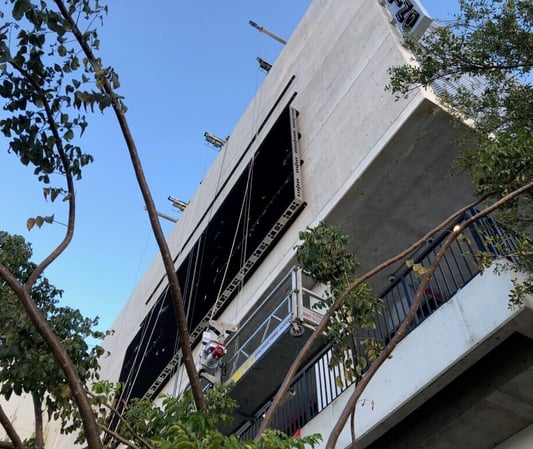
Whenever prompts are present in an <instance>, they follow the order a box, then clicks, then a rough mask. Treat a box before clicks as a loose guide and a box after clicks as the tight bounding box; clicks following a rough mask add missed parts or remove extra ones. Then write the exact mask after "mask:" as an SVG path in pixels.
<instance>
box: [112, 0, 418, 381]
mask: <svg viewBox="0 0 533 449" xmlns="http://www.w3.org/2000/svg"><path fill="white" fill-rule="evenodd" d="M386 14H387V12H386V11H385V10H384V9H383V7H382V6H381V5H380V4H379V3H378V2H368V1H364V0H358V1H353V0H334V1H333V0H330V1H324V0H320V1H315V2H313V3H312V5H311V6H310V8H309V9H308V11H307V13H306V15H305V17H304V18H303V20H302V22H301V24H300V25H299V26H298V28H297V29H296V31H295V32H294V34H293V36H292V37H291V39H290V40H289V42H288V44H287V45H286V46H285V48H284V50H283V52H282V53H281V55H280V57H279V58H278V60H277V61H276V62H275V63H274V65H273V68H272V69H271V71H270V72H269V74H268V76H267V77H266V78H265V80H264V82H263V85H262V86H261V88H260V89H259V91H258V93H257V95H256V97H255V98H254V99H253V101H252V103H251V104H250V106H249V107H248V109H247V110H246V112H245V113H244V115H243V117H242V118H241V120H240V121H239V123H238V124H237V126H236V128H235V129H234V131H233V132H232V134H231V137H230V139H229V142H228V144H227V146H226V148H225V149H224V150H223V151H222V152H221V154H220V155H219V157H218V158H217V160H216V161H215V163H214V164H213V167H212V168H211V169H210V171H209V173H208V174H207V176H206V177H205V179H204V180H203V182H202V184H201V185H200V187H199V189H198V191H197V192H196V194H195V195H194V197H193V198H192V200H191V202H190V204H189V206H188V207H187V209H186V210H185V212H184V213H183V215H182V217H181V218H180V221H179V222H178V223H177V225H176V227H175V228H174V229H173V231H172V232H171V234H170V236H169V245H170V247H171V250H172V251H173V253H174V254H180V256H179V257H178V260H177V265H179V263H180V262H181V260H182V259H183V257H184V256H185V255H186V254H187V252H188V250H189V249H190V248H191V246H192V245H193V244H194V242H195V240H196V238H197V236H198V235H199V234H200V232H201V231H202V230H203V229H204V228H205V226H206V223H207V221H208V219H209V217H210V216H211V215H212V214H213V213H214V211H215V210H216V207H217V206H218V205H219V204H220V203H221V201H222V200H223V198H224V196H225V195H226V194H227V192H228V191H229V189H230V188H231V186H232V185H233V183H234V182H235V180H236V179H237V177H238V175H239V174H240V173H241V172H242V169H243V168H244V166H245V165H246V163H247V162H248V161H249V158H250V157H251V154H252V153H253V151H255V149H256V148H257V146H258V145H259V144H260V142H261V140H262V138H263V137H264V135H265V134H266V133H267V132H268V130H269V128H270V126H271V125H272V123H273V122H274V121H275V119H276V118H277V115H278V114H279V112H281V110H282V109H283V107H284V106H285V105H286V104H287V102H288V100H289V98H290V97H291V95H293V94H294V93H296V97H295V99H294V101H293V102H292V105H293V106H294V107H295V108H296V109H297V110H298V111H299V112H300V115H299V117H298V126H299V129H300V132H301V135H302V138H301V141H300V148H301V157H302V159H303V160H304V166H303V189H304V197H305V200H306V202H307V207H306V208H305V209H304V210H303V212H302V213H301V215H300V216H299V217H298V218H297V220H296V221H295V223H293V224H292V226H291V228H290V229H289V231H288V232H287V233H286V234H285V235H284V236H283V238H282V239H281V240H280V242H279V243H278V244H277V246H276V247H275V248H274V249H273V250H272V251H271V253H270V254H269V255H268V257H267V260H266V262H264V263H263V264H262V265H261V266H260V267H259V268H258V269H257V271H256V272H255V274H254V275H253V276H252V277H251V278H250V280H248V282H247V284H246V285H245V286H244V288H243V290H242V292H240V293H239V294H238V296H237V298H236V299H235V300H234V301H233V303H232V304H231V305H230V306H229V307H228V308H227V309H226V311H225V312H224V313H223V316H222V317H221V319H223V320H226V321H230V322H238V321H239V320H240V319H241V318H242V317H243V316H244V315H245V314H246V313H247V312H248V310H249V309H250V308H251V307H252V306H253V304H254V302H255V300H256V299H257V298H258V297H259V295H260V294H261V293H262V292H263V291H264V290H265V289H266V288H267V286H268V285H269V284H270V283H271V282H272V280H273V279H274V278H275V277H276V276H277V275H278V274H279V272H280V270H281V269H284V268H285V267H286V266H287V265H288V264H289V263H290V261H291V259H292V257H293V251H294V250H293V247H294V245H295V243H296V242H297V240H298V237H297V236H298V232H299V231H300V230H302V229H305V227H306V226H310V225H313V224H316V223H318V221H319V220H321V219H323V218H324V217H325V216H326V215H327V214H328V213H329V211H331V210H332V209H333V208H334V206H335V204H336V202H337V201H338V198H339V197H340V196H342V195H343V194H344V193H346V192H347V191H348V189H349V188H350V187H351V185H352V184H353V179H354V176H356V177H357V174H358V173H359V174H360V173H362V172H364V170H365V167H366V166H368V165H369V164H370V163H371V162H372V160H373V159H374V158H375V157H376V155H378V154H379V153H380V151H381V149H382V148H383V147H384V146H385V145H386V143H387V141H388V138H387V136H389V138H390V136H392V135H393V134H394V133H395V132H396V131H397V130H398V129H399V128H400V127H401V125H402V124H403V123H404V121H405V120H406V119H408V117H409V116H410V114H412V112H413V111H414V110H415V109H416V108H417V107H418V106H419V105H420V104H421V103H422V101H423V100H424V96H423V94H422V93H417V94H416V95H414V96H413V97H412V98H410V99H409V100H405V101H394V98H393V96H392V95H391V94H390V93H389V92H385V90H384V87H385V85H386V84H387V82H388V74H387V68H388V67H389V66H391V65H393V64H402V63H404V62H405V61H407V59H408V56H407V54H406V53H405V50H404V49H403V48H402V47H401V45H400V44H399V35H398V32H397V31H396V29H395V28H393V27H392V25H391V24H390V23H389V22H388V20H387V16H386ZM293 75H294V76H295V78H294V81H293V83H292V84H291V86H290V88H289V89H288V91H287V92H286V94H285V95H284V96H283V98H282V99H281V101H280V102H279V104H278V106H277V107H276V108H275V112H274V113H273V114H272V116H271V117H270V119H269V120H268V121H267V124H266V125H265V127H264V128H263V130H262V131H261V132H260V133H259V134H258V135H257V138H256V140H255V142H254V143H253V144H252V145H251V147H250V151H249V152H248V154H246V155H245V156H244V158H243V159H242V161H241V163H240V165H238V166H237V168H236V164H237V161H239V160H240V158H241V157H242V155H243V153H244V151H245V149H246V148H247V146H248V145H249V144H250V141H251V140H252V138H253V137H254V135H255V134H256V133H257V129H258V126H259V124H260V123H261V122H263V121H264V119H265V117H266V116H267V113H268V111H270V110H271V108H272V107H273V105H274V104H275V102H276V100H277V99H278V97H279V96H280V94H281V92H282V91H283V89H284V88H285V86H286V85H287V83H288V82H289V80H290V79H291V77H292V76H293ZM235 168H236V170H235ZM232 172H233V174H232V176H231V178H230V179H229V182H228V183H227V185H226V186H225V188H224V191H223V192H221V194H220V196H219V197H218V200H216V201H215V203H214V204H213V205H212V206H211V208H210V205H211V202H212V200H213V198H214V196H215V195H216V194H217V193H218V191H219V189H220V187H221V186H222V185H223V183H224V182H225V181H226V180H227V179H228V176H229V174H230V173H232ZM204 214H205V219H204V220H202V221H200V218H201V217H202V216H204ZM163 277H164V276H163V268H162V265H161V263H160V261H159V260H158V259H157V260H155V261H154V262H153V263H152V265H151V266H150V268H149V269H148V271H147V272H146V274H145V275H144V277H143V278H142V280H141V282H140V283H139V285H138V286H137V288H136V289H135V291H134V293H133V294H132V296H131V298H130V300H129V302H128V304H127V305H126V306H125V308H124V309H123V310H122V312H121V313H120V315H119V317H118V318H117V320H116V322H115V324H114V326H113V328H114V330H115V331H116V333H115V335H114V336H113V337H111V338H109V339H108V340H107V341H106V347H107V348H108V349H109V350H110V351H111V352H112V354H113V355H112V357H111V358H109V359H108V360H105V361H103V363H102V366H103V368H104V371H103V373H104V376H105V377H108V378H110V379H113V380H114V379H117V378H118V374H119V372H120V367H121V363H122V356H123V353H124V350H125V348H126V347H127V345H128V344H129V342H130V340H131V338H132V336H133V335H134V334H135V332H136V331H137V329H138V326H139V323H140V322H141V321H142V319H143V318H144V316H145V315H146V313H147V311H148V310H149V309H150V307H151V306H152V305H153V304H154V302H155V300H156V299H157V297H158V296H159V294H160V293H161V292H162V290H163V289H164V286H165V284H164V282H162V279H163ZM150 298H151V299H150Z"/></svg>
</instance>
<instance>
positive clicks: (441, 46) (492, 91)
mask: <svg viewBox="0 0 533 449" xmlns="http://www.w3.org/2000/svg"><path fill="white" fill-rule="evenodd" d="M460 7H461V10H460V12H459V13H458V14H457V15H456V16H455V20H454V21H452V22H451V23H449V24H447V25H446V26H440V27H437V28H436V29H434V30H433V31H432V32H430V33H429V34H426V35H425V36H424V37H423V38H422V39H421V40H418V41H417V40H415V39H412V38H410V37H409V36H406V42H407V45H408V47H409V48H410V49H411V50H412V51H413V53H414V55H415V56H414V60H413V63H412V64H406V65H403V66H399V67H393V68H391V69H390V74H391V82H390V86H389V88H390V89H392V91H393V92H395V93H396V94H399V95H403V94H408V93H409V92H410V91H411V90H412V89H414V88H416V87H417V86H424V87H427V86H435V82H438V83H440V85H441V88H442V87H443V91H441V92H439V93H440V94H441V101H442V102H443V103H444V104H445V105H446V106H447V107H449V108H450V110H451V111H453V112H454V113H455V114H456V116H457V118H458V119H459V120H460V121H462V122H464V120H469V121H471V123H472V126H471V127H470V129H469V132H466V133H465V135H463V137H462V140H463V142H462V143H463V144H464V145H463V147H464V151H463V153H462V155H461V156H460V158H459V160H458V161H457V165H458V167H459V168H460V169H462V170H464V171H466V172H467V173H468V174H470V175H471V176H472V178H473V181H474V187H475V193H476V194H477V195H479V196H481V195H484V194H487V193H490V194H492V195H493V196H494V197H496V198H499V197H502V196H503V195H506V194H508V193H509V192H512V191H513V190H516V189H517V188H519V187H521V186H523V185H524V184H526V183H527V182H529V181H530V180H531V179H533V152H532V151H531V148H532V147H533V86H532V84H531V81H532V79H531V71H532V69H533V33H532V27H533V6H532V4H531V2H530V1H529V0H475V1H472V0H461V1H460ZM457 86H458V87H457ZM439 90H441V89H439ZM532 198H533V196H532V194H531V193H529V194H526V195H523V196H521V198H520V200H516V201H514V202H512V203H511V204H508V205H506V208H505V210H506V211H510V213H511V214H512V216H513V221H514V223H513V224H514V225H517V224H523V225H524V226H526V227H527V226H530V220H531V208H532V201H533V199H532Z"/></svg>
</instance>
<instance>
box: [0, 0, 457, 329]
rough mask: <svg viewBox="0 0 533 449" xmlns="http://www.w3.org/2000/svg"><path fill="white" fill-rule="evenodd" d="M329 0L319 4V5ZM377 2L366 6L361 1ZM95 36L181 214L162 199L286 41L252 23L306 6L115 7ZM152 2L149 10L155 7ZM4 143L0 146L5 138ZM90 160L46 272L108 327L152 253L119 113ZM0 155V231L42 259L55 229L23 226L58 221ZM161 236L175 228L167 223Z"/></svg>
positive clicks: (294, 0) (162, 0)
mask: <svg viewBox="0 0 533 449" xmlns="http://www.w3.org/2000/svg"><path fill="white" fill-rule="evenodd" d="M315 1H325V0H315ZM367 1H372V0H367ZM109 3H110V5H109V15H108V17H107V19H106V20H105V22H104V27H103V28H102V29H101V31H100V38H101V42H102V43H101V56H102V58H103V62H104V65H112V66H113V67H114V68H115V69H116V71H117V72H118V73H119V75H120V79H121V83H122V86H121V88H120V91H119V92H120V93H121V95H123V96H124V97H125V101H126V104H127V106H128V113H127V117H128V120H129V123H130V127H131V129H132V131H133V135H134V137H135V139H136V142H137V146H138V149H139V151H140V154H141V159H142V161H143V165H144V170H145V174H146V176H147V179H148V182H149V183H150V185H151V189H152V194H153V196H154V199H155V202H156V205H157V207H158V209H159V210H160V211H161V212H163V213H166V214H169V215H173V216H176V217H178V216H179V213H178V212H177V211H174V210H173V209H172V207H171V204H170V202H169V201H168V200H167V197H168V196H169V195H173V196H175V197H177V198H179V199H182V200H185V201H188V200H189V199H190V197H191V196H192V194H193V193H194V191H195V190H196V188H197V187H198V184H199V183H200V181H201V180H202V178H203V176H204V175H205V173H206V172H207V170H208V168H209V166H210V164H211V163H212V161H213V160H214V158H215V157H216V156H217V153H216V152H215V151H214V150H213V149H211V148H210V147H208V146H207V145H206V144H205V143H204V139H203V134H204V132H205V131H209V132H211V133H213V134H215V135H218V136H221V137H225V136H227V135H229V134H231V131H232V129H233V128H234V126H235V125H236V123H237V121H238V119H239V117H240V116H241V114H242V112H243V111H244V109H245V108H246V106H247V105H248V103H249V102H250V100H251V99H252V97H253V95H254V93H255V91H256V90H257V88H258V86H259V85H260V83H261V81H262V79H263V78H264V74H263V73H262V72H260V71H259V70H258V68H257V62H256V59H255V58H256V56H261V57H262V58H263V59H265V60H267V61H274V60H275V58H276V55H277V54H278V53H279V51H281V48H282V46H281V44H279V43H278V42H276V41H274V40H272V39H271V38H269V37H267V36H265V35H264V34H261V33H259V32H257V31H256V30H255V29H253V28H251V27H250V26H249V25H248V21H249V20H254V21H255V22H257V23H259V24H261V25H263V26H265V27H266V28H268V29H270V30H272V31H274V32H276V33H277V34H279V35H280V36H283V37H289V36H290V34H291V32H292V30H293V29H294V28H295V26H296V25H297V23H298V21H299V19H300V18H301V17H302V15H303V13H304V12H305V10H306V8H307V6H308V5H309V4H310V3H311V2H310V0H269V1H266V0H263V1H257V0H235V1H226V2H220V1H213V0H207V1H197V2H176V1H174V0H158V1H157V2H146V1H138V0H133V1H132V0H129V1H126V0H116V1H115V2H109ZM423 4H424V6H425V7H426V9H427V10H428V12H429V13H430V15H432V16H433V17H435V18H439V19H449V18H450V12H451V11H453V10H454V9H455V8H456V7H457V6H456V5H457V1H456V0H451V1H442V0H441V1H437V0H427V1H424V2H423ZM154 5H155V6H154ZM0 143H2V144H3V143H4V142H3V141H1V140H0ZM83 145H84V149H85V150H86V151H87V152H89V153H91V154H93V155H94V156H95V162H94V164H92V165H91V166H89V167H88V168H86V170H85V174H84V178H83V180H82V181H81V182H79V183H78V184H77V200H78V201H77V207H78V215H77V217H78V218H77V227H76V233H75V238H74V241H73V243H72V244H71V245H70V247H69V248H68V249H67V250H66V252H65V253H64V254H63V255H62V256H61V257H60V258H59V259H58V260H57V261H56V262H55V263H54V264H53V265H52V266H50V267H49V269H48V270H47V271H46V273H45V275H46V276H47V277H48V278H49V279H50V281H51V282H52V283H53V284H54V285H56V286H57V287H59V288H62V289H63V290H65V295H64V302H65V303H66V304H69V305H71V306H73V307H77V308H80V309H81V310H82V312H83V313H84V314H85V315H88V316H95V315H98V316H100V319H101V327H102V328H109V327H110V326H111V324H112V322H113V321H114V319H115V317H116V316H117V314H118V312H119V310H120V309H121V307H122V306H123V305H124V303H125V302H126V301H127V299H128V297H129V295H130V294H131V292H132V291H133V289H134V287H135V285H136V284H137V282H138V281H139V280H140V278H141V276H142V274H143V272H144V270H145V269H146V268H147V266H148V265H149V264H150V262H151V261H152V259H153V257H154V255H155V254H156V245H155V243H154V239H153V237H152V233H151V229H150V226H149V223H148V219H147V216H146V212H145V211H144V210H143V201H142V198H141V195H140V193H139V189H138V187H137V184H136V182H135V179H134V176H133V171H132V169H131V164H130V162H129V159H128V156H127V151H126V147H125V145H124V143H123V140H122V137H121V135H120V134H119V131H118V126H117V125H116V121H115V118H114V116H113V115H112V114H111V113H110V111H109V112H106V113H105V114H103V115H101V114H95V115H94V116H92V117H91V118H90V125H89V127H88V128H87V131H86V133H85V136H84V141H83ZM2 146H3V148H2V149H1V150H0V186H1V189H2V192H3V194H2V200H3V201H2V202H3V207H2V212H1V215H0V217H1V218H0V229H1V230H6V231H8V232H10V233H13V234H21V235H23V236H24V237H25V238H26V239H27V241H29V242H31V243H32V245H33V249H34V258H33V259H34V261H35V262H39V261H40V260H41V259H42V258H43V257H44V256H45V255H47V254H48V253H49V252H50V250H51V249H52V248H54V247H55V246H56V245H57V243H58V242H59V241H60V240H61V238H62V234H63V233H64V228H63V227H62V226H61V225H59V224H54V225H53V226H50V225H48V226H46V227H43V228H42V229H33V230H32V231H31V232H28V231H26V228H25V223H26V219H27V218H28V217H31V216H35V215H51V214H54V215H55V218H56V219H57V220H58V221H61V220H63V221H65V219H66V218H65V217H66V213H67V211H66V207H65V206H64V205H63V204H59V203H58V204H56V203H47V202H45V201H44V198H43V196H42V186H41V185H40V184H38V183H37V182H36V180H35V179H34V177H33V176H32V174H31V173H32V170H31V169H29V168H27V167H23V166H21V165H20V164H19V163H18V161H17V160H16V159H15V157H14V156H13V155H10V154H7V152H6V151H5V145H2ZM162 223H163V226H164V230H165V232H168V231H169V230H170V229H171V227H172V223H170V222H167V221H165V220H163V221H162Z"/></svg>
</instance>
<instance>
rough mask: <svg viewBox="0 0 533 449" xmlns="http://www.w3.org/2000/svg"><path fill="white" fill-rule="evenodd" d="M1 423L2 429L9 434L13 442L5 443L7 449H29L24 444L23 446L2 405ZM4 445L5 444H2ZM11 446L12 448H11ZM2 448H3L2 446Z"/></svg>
mask: <svg viewBox="0 0 533 449" xmlns="http://www.w3.org/2000/svg"><path fill="white" fill-rule="evenodd" d="M0 423H1V424H2V427H3V428H4V430H5V431H6V433H7V436H8V437H9V439H10V440H11V443H5V444H6V446H4V447H6V448H14V449H27V448H26V447H25V446H24V444H22V440H21V439H20V437H19V435H18V433H17V431H16V430H15V428H14V427H13V424H12V423H11V421H10V419H9V418H8V417H7V415H6V414H5V412H4V409H3V408H2V406H1V405H0ZM2 444H4V443H2ZM9 444H11V446H9ZM0 447H1V446H0Z"/></svg>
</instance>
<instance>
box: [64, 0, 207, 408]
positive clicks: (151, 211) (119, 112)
mask: <svg viewBox="0 0 533 449" xmlns="http://www.w3.org/2000/svg"><path fill="white" fill-rule="evenodd" d="M55 3H56V5H57V6H58V8H59V10H60V12H61V15H62V16H63V18H64V19H65V20H66V21H67V22H68V23H69V25H70V28H71V31H72V33H73V34H74V36H75V38H76V40H77V41H78V43H79V44H80V46H81V48H82V51H83V52H84V54H85V56H86V57H87V59H88V60H89V62H90V64H92V66H93V69H94V72H95V74H96V75H99V74H102V71H103V69H102V66H101V65H100V63H99V60H98V59H97V58H95V56H94V54H93V51H92V49H91V47H90V46H89V45H88V44H87V42H86V39H85V38H84V35H83V34H82V33H81V31H80V30H79V28H78V26H77V25H76V22H75V21H74V20H73V19H72V17H71V15H70V14H69V12H68V10H67V8H66V7H65V4H64V2H63V0H55ZM102 79H103V89H104V91H105V93H107V94H108V95H109V96H110V97H111V100H112V101H111V103H112V107H113V110H114V112H115V115H116V117H117V120H118V122H119V125H120V129H121V131H122V135H123V137H124V140H125V141H126V145H127V147H128V151H129V154H130V159H131V163H132V165H133V169H134V171H135V176H136V178H137V182H138V184H139V188H140V190H141V193H142V196H143V199H144V202H145V205H146V209H147V211H148V216H149V218H150V224H151V225H152V231H153V233H154V236H155V239H156V241H157V245H158V246H159V251H160V252H161V257H162V259H163V265H164V267H165V271H166V274H167V278H168V283H169V287H170V292H171V294H172V299H173V301H174V310H175V315H176V321H177V326H178V335H179V338H180V346H181V350H182V356H183V363H184V365H185V369H186V371H187V375H188V377H189V382H190V385H191V391H192V394H193V397H194V402H195V404H196V407H197V408H198V410H200V411H202V412H206V411H207V404H206V402H205V397H204V394H203V390H202V384H201V382H200V376H199V375H198V371H197V369H196V365H195V362H194V357H193V355H192V349H191V342H190V334H189V330H188V325H187V317H186V313H185V306H184V304H183V298H182V296H181V290H180V286H179V281H178V275H177V273H176V268H175V266H174V261H173V259H172V255H171V254H170V250H169V248H168V245H167V241H166V239H165V235H164V233H163V230H162V229H161V223H160V222H159V217H158V216H157V211H156V208H155V204H154V200H153V198H152V194H151V192H150V188H149V186H148V183H147V181H146V178H145V176H144V171H143V168H142V164H141V160H140V158H139V153H138V151H137V146H136V144H135V141H134V139H133V136H132V134H131V131H130V129H129V126H128V122H127V120H126V116H125V114H124V111H123V109H122V106H121V104H120V102H119V101H118V99H117V96H116V94H115V92H114V90H113V88H112V86H111V84H110V83H109V81H108V80H107V79H106V78H105V77H102Z"/></svg>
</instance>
